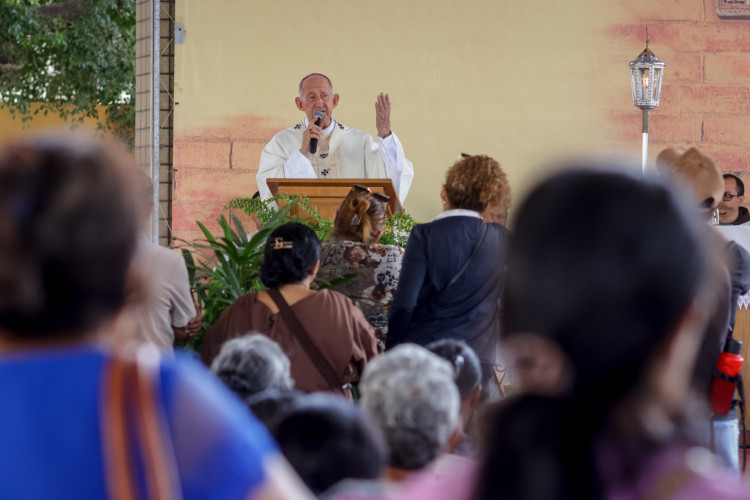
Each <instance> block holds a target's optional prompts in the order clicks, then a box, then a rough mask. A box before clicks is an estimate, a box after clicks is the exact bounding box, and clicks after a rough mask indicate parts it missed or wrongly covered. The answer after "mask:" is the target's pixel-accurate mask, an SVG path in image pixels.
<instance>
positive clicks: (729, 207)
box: [719, 174, 750, 226]
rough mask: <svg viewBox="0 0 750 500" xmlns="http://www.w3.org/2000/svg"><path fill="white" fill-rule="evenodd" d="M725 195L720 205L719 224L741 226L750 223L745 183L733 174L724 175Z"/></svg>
mask: <svg viewBox="0 0 750 500" xmlns="http://www.w3.org/2000/svg"><path fill="white" fill-rule="evenodd" d="M723 177H724V193H723V194H722V197H721V203H719V224H720V225H722V226H739V225H741V224H745V223H747V222H750V211H748V210H747V207H743V206H742V204H743V203H745V183H744V182H742V179H740V178H739V177H737V176H736V175H733V174H724V176H723Z"/></svg>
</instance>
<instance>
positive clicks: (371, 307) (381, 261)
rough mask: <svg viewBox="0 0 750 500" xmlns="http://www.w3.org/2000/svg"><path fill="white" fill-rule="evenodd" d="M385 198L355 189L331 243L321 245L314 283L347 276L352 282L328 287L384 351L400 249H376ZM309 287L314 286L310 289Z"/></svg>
mask: <svg viewBox="0 0 750 500" xmlns="http://www.w3.org/2000/svg"><path fill="white" fill-rule="evenodd" d="M387 208H388V197H387V196H386V195H384V194H381V193H374V192H372V191H370V188H367V187H364V186H360V185H359V184H355V185H354V187H353V188H352V190H351V191H350V192H349V194H348V195H347V197H346V199H345V200H344V201H343V203H341V207H340V208H339V210H338V212H336V221H335V223H334V228H333V234H332V235H331V239H330V240H328V241H326V242H325V243H323V250H322V251H321V257H320V273H318V277H317V278H316V282H317V284H322V283H325V282H329V281H332V280H334V279H336V278H339V277H341V276H345V275H347V274H352V275H354V276H353V277H352V278H351V279H349V280H347V281H344V282H343V283H340V284H338V285H336V286H334V287H333V289H334V290H336V291H339V292H341V293H343V294H346V295H347V296H348V297H349V298H350V299H352V301H354V304H356V306H357V307H359V308H360V309H361V310H362V312H363V313H364V315H365V318H367V321H369V322H370V324H371V325H372V326H373V328H375V337H376V338H377V339H378V343H379V344H381V348H384V347H385V337H386V335H387V333H388V310H389V308H390V307H391V302H392V301H393V294H394V292H395V291H396V288H397V287H398V277H399V275H400V274H401V260H402V259H403V257H404V249H403V248H401V247H400V246H397V245H381V244H379V243H378V240H379V239H380V237H381V236H382V235H383V229H384V225H385V213H386V209H387ZM313 286H314V285H313Z"/></svg>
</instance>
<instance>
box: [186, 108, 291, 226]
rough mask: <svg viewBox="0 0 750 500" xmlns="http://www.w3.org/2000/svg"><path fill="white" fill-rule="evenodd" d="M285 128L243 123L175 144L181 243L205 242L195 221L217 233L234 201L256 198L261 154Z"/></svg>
mask: <svg viewBox="0 0 750 500" xmlns="http://www.w3.org/2000/svg"><path fill="white" fill-rule="evenodd" d="M282 127H283V125H281V126H268V125H266V124H264V122H263V121H261V120H259V119H253V118H252V117H242V118H236V119H234V120H228V124H227V125H224V126H219V127H210V128H205V129H204V130H202V131H197V132H193V133H192V134H190V135H180V136H177V137H176V138H175V141H174V169H175V175H174V193H175V196H174V199H173V201H172V230H173V231H174V233H175V235H176V236H177V237H179V238H182V239H186V240H193V239H196V238H201V237H202V233H201V232H200V230H199V228H198V226H197V225H196V223H195V221H201V222H202V223H203V224H205V225H206V226H207V227H209V228H210V229H216V228H217V227H218V225H217V224H216V219H218V218H219V216H220V215H221V214H222V213H223V214H224V215H226V213H225V212H224V211H223V207H224V205H225V204H226V203H227V202H228V201H229V200H231V199H232V198H235V197H251V196H252V195H253V193H255V192H256V191H257V190H258V186H257V184H256V182H255V174H256V172H257V170H258V162H259V161H260V153H261V151H262V149H263V146H265V144H266V143H267V142H268V141H269V140H270V139H271V137H273V135H274V134H275V133H276V132H278V131H279V130H280V129H281V128H282Z"/></svg>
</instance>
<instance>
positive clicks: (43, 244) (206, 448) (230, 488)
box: [0, 136, 307, 499]
mask: <svg viewBox="0 0 750 500" xmlns="http://www.w3.org/2000/svg"><path fill="white" fill-rule="evenodd" d="M132 172H133V167H131V166H126V165H124V164H122V163H121V160H119V159H118V158H116V157H115V156H114V155H113V154H111V153H109V152H108V150H106V149H105V148H104V147H103V146H101V145H99V144H97V143H95V142H93V141H89V140H83V139H81V138H76V137H68V136H61V137H47V138H33V139H27V140H26V141H24V142H19V143H15V144H11V145H9V146H7V147H6V148H5V149H4V150H3V151H1V152H0V207H1V209H0V242H1V243H0V380H4V381H6V383H4V384H2V385H0V399H2V401H3V410H2V412H0V442H2V447H0V491H2V496H3V497H4V498H19V499H23V498H59V497H61V496H65V497H69V498H110V497H120V496H126V497H128V498H131V497H132V498H135V497H145V496H146V495H147V492H149V493H150V495H149V496H153V497H159V498H177V497H178V496H180V497H181V498H186V499H191V498H193V499H200V498H277V497H278V498H307V496H306V495H305V494H304V493H302V491H303V490H302V489H301V488H302V485H301V484H300V483H299V481H298V479H296V477H295V476H294V473H293V472H292V471H291V469H290V468H289V466H288V464H286V462H285V461H284V460H283V458H282V457H281V455H280V454H279V453H278V452H277V450H276V447H275V445H274V444H273V442H272V440H271V439H270V437H269V436H268V434H267V433H266V431H265V429H263V427H262V426H261V425H260V424H259V423H258V422H257V421H256V420H255V419H254V418H252V416H251V415H250V414H249V413H248V412H247V410H246V409H245V408H244V407H243V406H242V405H241V403H239V402H238V401H237V400H236V399H235V398H233V397H231V395H230V393H229V392H228V391H227V390H226V389H225V388H224V387H223V386H222V385H221V384H219V383H218V382H217V381H216V380H214V378H213V377H210V376H208V375H207V374H206V372H205V370H204V369H202V368H201V367H200V366H199V365H197V364H196V363H194V362H192V361H190V360H189V359H186V358H184V359H183V358H181V357H178V358H177V359H164V360H160V359H159V356H158V350H157V349H155V348H153V347H152V346H148V345H146V346H144V345H141V346H140V348H139V350H138V351H137V352H136V354H135V357H126V356H124V355H123V354H120V353H117V352H115V351H114V350H113V349H112V347H111V344H110V343H108V342H103V341H104V340H106V339H107V338H108V337H110V336H111V335H113V333H114V332H115V331H116V330H117V329H118V328H119V327H120V325H119V320H120V319H121V318H122V315H121V312H122V310H123V307H124V305H125V301H126V297H127V296H128V294H127V291H126V282H127V281H128V279H127V278H128V271H129V269H130V265H131V259H132V257H133V253H134V250H135V246H136V241H137V240H136V234H137V229H138V222H139V220H138V219H139V217H138V213H137V208H136V204H135V203H134V198H137V196H134V193H135V187H134V181H133V178H132V175H130V174H132ZM132 286H135V285H134V284H132ZM131 396H132V397H131ZM135 398H138V399H137V401H139V402H140V403H141V404H135Z"/></svg>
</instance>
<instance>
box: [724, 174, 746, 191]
mask: <svg viewBox="0 0 750 500" xmlns="http://www.w3.org/2000/svg"><path fill="white" fill-rule="evenodd" d="M723 177H724V178H725V179H734V182H736V183H737V196H745V183H744V182H742V179H740V178H739V177H737V176H736V175H734V174H724V175H723Z"/></svg>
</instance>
